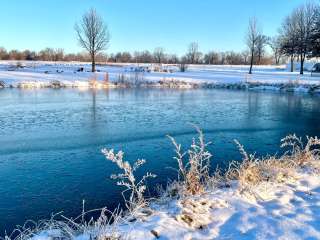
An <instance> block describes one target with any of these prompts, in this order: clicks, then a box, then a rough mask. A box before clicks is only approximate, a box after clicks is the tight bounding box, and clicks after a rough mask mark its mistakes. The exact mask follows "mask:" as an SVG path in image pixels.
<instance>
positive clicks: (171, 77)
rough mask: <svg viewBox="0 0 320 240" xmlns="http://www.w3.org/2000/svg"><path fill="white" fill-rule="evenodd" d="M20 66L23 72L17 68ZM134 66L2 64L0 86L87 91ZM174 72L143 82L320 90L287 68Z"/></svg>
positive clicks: (317, 80)
mask: <svg viewBox="0 0 320 240" xmlns="http://www.w3.org/2000/svg"><path fill="white" fill-rule="evenodd" d="M19 64H20V65H22V66H23V68H18V67H16V66H17V65H19ZM132 66H133V65H132V64H120V65H119V64H117V65H115V64H113V65H103V66H97V70H98V71H99V72H96V73H91V72H90V64H89V63H78V62H69V63H68V62H57V63H55V62H27V61H25V62H23V61H22V62H17V61H0V85H4V86H5V87H10V86H11V87H18V86H21V85H28V84H29V85H32V86H38V87H41V86H42V87H46V86H50V85H51V84H52V83H53V82H55V83H57V82H58V83H61V84H62V85H64V86H69V87H70V86H71V87H85V86H88V82H89V80H98V81H100V82H102V81H103V80H105V79H106V73H108V79H109V81H110V82H117V81H120V79H121V78H122V79H124V80H128V79H131V80H132V79H135V78H136V76H135V75H134V74H135V73H134V72H131V71H130V67H132ZM139 66H149V67H150V66H151V65H150V64H140V65H139ZM80 67H84V71H83V72H78V71H77V70H78V69H79V68H80ZM170 69H172V70H173V72H171V73H170V72H154V71H151V72H145V73H143V74H141V75H140V76H139V81H141V82H149V83H153V84H155V83H158V82H160V81H162V82H163V81H164V82H165V81H178V82H185V83H190V84H203V83H206V84H214V85H223V84H245V83H250V84H259V85H267V86H268V88H269V90H270V89H271V88H270V85H281V84H291V85H292V84H293V85H295V86H304V85H307V86H310V85H314V86H318V85H319V86H320V77H312V76H311V74H310V72H306V73H305V74H304V75H303V76H301V75H299V73H298V72H293V73H290V72H288V71H287V70H286V66H255V67H254V69H253V74H252V75H249V74H248V66H216V65H189V66H188V69H187V71H186V72H179V71H178V67H176V66H170ZM259 87H260V88H261V86H259ZM268 88H263V89H268ZM275 90H276V89H275ZM297 90H304V91H306V90H305V89H297Z"/></svg>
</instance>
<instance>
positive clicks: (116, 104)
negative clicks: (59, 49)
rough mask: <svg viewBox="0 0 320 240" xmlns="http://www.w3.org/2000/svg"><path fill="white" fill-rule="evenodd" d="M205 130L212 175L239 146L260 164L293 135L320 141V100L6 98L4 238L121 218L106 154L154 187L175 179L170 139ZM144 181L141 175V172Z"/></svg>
mask: <svg viewBox="0 0 320 240" xmlns="http://www.w3.org/2000/svg"><path fill="white" fill-rule="evenodd" d="M188 123H194V124H197V125H199V126H200V127H201V128H202V129H203V130H204V133H205V135H206V138H207V139H208V140H210V141H212V142H213V144H212V145H211V146H210V150H211V151H212V153H213V159H212V166H213V167H214V166H216V165H217V164H219V165H221V166H224V165H225V164H226V163H227V160H233V159H236V160H237V159H240V155H239V153H238V151H237V148H236V146H235V145H234V143H233V139H238V140H239V141H240V142H241V143H242V144H243V145H244V146H245V148H246V149H247V150H248V151H250V152H256V153H257V154H258V155H264V154H274V153H277V152H278V151H279V147H278V146H279V141H280V139H281V138H282V137H284V136H285V135H287V134H288V133H297V134H299V135H320V124H319V123H320V97H318V96H310V95H295V94H281V93H267V92H247V91H231V90H161V89H154V90H151V89H148V90H147V89H139V90H133V89H132V90H123V89H122V90H121V89H119V90H109V91H107V90H98V91H90V90H88V91H81V90H78V89H60V90H54V89H40V90H17V89H5V90H0V196H1V197H0V235H2V236H3V233H4V230H5V229H7V230H8V231H9V232H10V231H11V230H12V229H13V228H14V226H15V225H16V224H23V223H24V222H25V221H26V220H27V219H33V220H39V219H43V218H49V217H50V214H51V213H56V212H60V211H61V210H63V211H64V215H66V216H69V217H71V216H77V215H78V214H79V213H80V212H81V208H82V200H83V199H85V201H86V205H85V206H86V208H87V209H93V208H99V207H104V206H108V207H109V208H111V209H112V208H114V207H115V206H116V205H117V203H118V202H119V201H121V197H120V191H121V188H119V187H118V186H116V185H115V184H114V181H113V180H111V179H110V178H109V176H110V174H111V173H113V172H115V171H117V169H116V167H115V166H114V165H113V164H112V163H110V162H108V161H106V160H105V159H104V156H103V155H102V154H101V152H100V150H101V148H103V147H107V148H115V149H116V150H120V149H122V150H123V151H124V152H125V157H126V159H127V160H129V161H133V160H135V159H137V158H145V159H147V164H146V165H145V166H144V168H142V170H148V171H150V172H153V173H156V174H157V175H158V177H157V178H156V179H155V180H153V181H152V182H149V185H150V192H151V194H152V188H153V186H155V184H158V183H159V184H163V183H165V182H166V181H167V180H168V179H170V178H171V179H172V178H174V177H176V172H174V171H172V170H171V169H170V167H175V166H176V163H175V161H174V160H173V159H172V157H173V156H174V152H173V149H172V145H171V143H170V141H169V140H168V138H166V135H167V134H171V135H173V136H174V137H176V138H177V140H178V141H179V142H181V143H182V144H183V146H185V147H186V146H187V145H189V144H190V142H191V138H192V137H193V136H194V134H195V131H194V130H193V128H192V127H191V126H190V125H189V124H188ZM139 174H141V172H139Z"/></svg>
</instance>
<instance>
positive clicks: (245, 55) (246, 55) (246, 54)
mask: <svg viewBox="0 0 320 240" xmlns="http://www.w3.org/2000/svg"><path fill="white" fill-rule="evenodd" d="M241 56H242V60H243V63H244V64H248V59H249V56H250V53H249V51H248V50H244V51H242V52H241Z"/></svg>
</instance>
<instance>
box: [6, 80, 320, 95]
mask: <svg viewBox="0 0 320 240" xmlns="http://www.w3.org/2000/svg"><path fill="white" fill-rule="evenodd" d="M8 88H14V89H43V88H52V89H68V88H69V89H70V88H78V89H134V88H136V89H139V88H150V89H181V90H184V89H186V90H187V89H232V90H248V91H274V92H299V93H308V94H320V84H318V85H316V84H298V83H279V84H265V83H258V82H255V83H229V84H223V83H208V82H203V83H194V82H185V81H179V80H174V81H158V82H142V83H138V84H132V83H130V82H112V83H107V84H106V83H101V82H98V81H97V82H90V81H88V82H75V83H73V84H64V83H63V82H59V81H55V82H52V83H46V82H21V83H17V84H16V85H9V86H1V85H0V89H8Z"/></svg>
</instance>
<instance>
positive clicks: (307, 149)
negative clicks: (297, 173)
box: [281, 134, 320, 166]
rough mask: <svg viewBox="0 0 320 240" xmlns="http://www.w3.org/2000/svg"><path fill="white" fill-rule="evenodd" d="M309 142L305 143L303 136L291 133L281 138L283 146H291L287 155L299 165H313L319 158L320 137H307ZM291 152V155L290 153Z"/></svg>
mask: <svg viewBox="0 0 320 240" xmlns="http://www.w3.org/2000/svg"><path fill="white" fill-rule="evenodd" d="M306 138H307V143H306V144H305V145H304V144H303V141H302V138H301V137H297V136H296V135H295V134H291V135H288V136H286V137H285V138H283V139H281V148H287V147H289V148H290V150H289V151H288V152H287V157H288V156H289V157H288V158H289V159H292V161H293V162H294V163H295V164H297V165H298V166H306V165H311V164H312V163H313V162H314V161H316V160H319V156H320V150H319V147H320V139H319V138H318V137H308V136H307V137H306ZM288 154H289V155H288Z"/></svg>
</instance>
